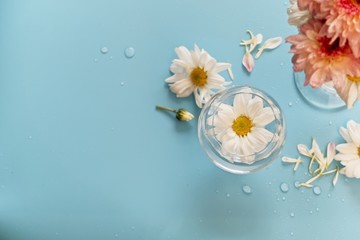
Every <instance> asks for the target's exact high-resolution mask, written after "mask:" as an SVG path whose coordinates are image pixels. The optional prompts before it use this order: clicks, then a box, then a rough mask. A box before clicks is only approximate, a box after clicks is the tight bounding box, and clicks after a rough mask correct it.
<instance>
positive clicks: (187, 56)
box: [165, 45, 231, 108]
mask: <svg viewBox="0 0 360 240" xmlns="http://www.w3.org/2000/svg"><path fill="white" fill-rule="evenodd" d="M175 52H176V54H177V55H178V57H179V59H174V60H173V62H172V65H171V67H170V71H171V72H172V73H174V75H173V76H171V77H169V78H167V79H166V80H165V82H167V83H170V84H169V86H170V90H171V91H172V92H174V93H175V94H176V96H177V97H187V96H189V95H190V94H191V93H194V96H195V101H196V105H197V106H198V107H199V108H202V106H203V104H205V103H206V102H207V101H208V100H209V99H210V98H211V96H212V95H214V93H215V91H216V90H222V89H225V85H226V83H227V82H225V79H224V78H223V77H222V76H220V75H219V72H222V71H224V70H227V69H229V68H230V67H231V65H230V64H229V63H218V62H217V61H216V60H215V59H214V58H213V57H212V56H210V54H209V53H207V52H206V51H205V50H204V49H201V50H200V49H199V47H198V46H196V45H195V47H194V50H193V51H189V50H188V49H187V48H186V47H184V46H181V47H178V48H175Z"/></svg>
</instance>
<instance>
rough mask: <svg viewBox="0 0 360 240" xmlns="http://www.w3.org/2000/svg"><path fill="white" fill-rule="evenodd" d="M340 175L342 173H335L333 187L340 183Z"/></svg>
mask: <svg viewBox="0 0 360 240" xmlns="http://www.w3.org/2000/svg"><path fill="white" fill-rule="evenodd" d="M339 173H340V172H339V170H338V171H336V173H335V176H334V178H333V182H332V184H333V186H335V185H336V183H337V181H338V179H339Z"/></svg>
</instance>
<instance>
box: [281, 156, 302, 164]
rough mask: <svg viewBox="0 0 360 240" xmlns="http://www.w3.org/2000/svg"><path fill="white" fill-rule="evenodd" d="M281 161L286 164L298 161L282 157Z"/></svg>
mask: <svg viewBox="0 0 360 240" xmlns="http://www.w3.org/2000/svg"><path fill="white" fill-rule="evenodd" d="M282 161H283V162H286V163H297V162H299V161H300V160H299V159H298V158H290V157H283V158H282Z"/></svg>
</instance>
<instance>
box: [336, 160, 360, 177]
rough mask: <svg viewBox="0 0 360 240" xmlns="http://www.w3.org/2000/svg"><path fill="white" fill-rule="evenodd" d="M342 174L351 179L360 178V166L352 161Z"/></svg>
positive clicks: (343, 169)
mask: <svg viewBox="0 0 360 240" xmlns="http://www.w3.org/2000/svg"><path fill="white" fill-rule="evenodd" d="M340 173H342V174H345V175H346V176H347V177H349V178H354V177H355V178H360V164H359V163H358V162H355V161H352V162H349V164H347V165H346V167H344V168H342V169H341V170H340Z"/></svg>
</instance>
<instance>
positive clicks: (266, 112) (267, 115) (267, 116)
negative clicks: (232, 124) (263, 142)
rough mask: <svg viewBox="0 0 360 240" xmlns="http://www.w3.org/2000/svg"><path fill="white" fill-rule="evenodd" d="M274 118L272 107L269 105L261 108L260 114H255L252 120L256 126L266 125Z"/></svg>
mask: <svg viewBox="0 0 360 240" xmlns="http://www.w3.org/2000/svg"><path fill="white" fill-rule="evenodd" d="M274 120H275V116H274V113H273V111H272V109H271V108H269V107H266V108H263V110H262V112H261V114H260V115H258V116H256V117H255V118H254V119H253V122H254V124H255V125H256V126H259V127H265V126H266V125H268V124H269V123H271V122H272V121H274Z"/></svg>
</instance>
